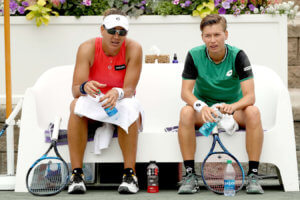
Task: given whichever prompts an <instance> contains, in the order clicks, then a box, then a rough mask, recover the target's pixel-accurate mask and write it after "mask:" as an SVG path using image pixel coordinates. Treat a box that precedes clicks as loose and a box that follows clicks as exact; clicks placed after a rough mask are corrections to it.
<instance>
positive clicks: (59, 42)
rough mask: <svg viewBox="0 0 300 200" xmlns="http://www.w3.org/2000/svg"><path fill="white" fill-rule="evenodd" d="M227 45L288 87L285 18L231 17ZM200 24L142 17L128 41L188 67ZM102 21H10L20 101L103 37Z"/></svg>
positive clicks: (1, 80)
mask: <svg viewBox="0 0 300 200" xmlns="http://www.w3.org/2000/svg"><path fill="white" fill-rule="evenodd" d="M226 18H227V20H228V30H229V39H228V43H229V44H232V45H234V46H237V47H239V48H241V49H244V50H245V52H246V53H247V54H248V56H249V58H250V61H251V62H252V63H253V64H259V65H265V66H269V67H271V68H272V69H274V70H275V71H276V72H277V73H278V74H279V76H280V77H281V78H282V80H283V82H284V84H285V85H287V18H286V16H270V15H242V16H239V17H235V16H231V15H228V16H226ZM3 21H4V19H3V17H0V104H3V103H5V99H4V98H5V62H4V28H3ZM200 21H201V19H200V18H198V17H191V16H171V17H160V16H142V17H139V18H137V19H135V18H132V19H130V24H131V25H130V31H129V35H128V37H130V38H133V39H135V40H137V41H138V42H140V43H141V44H142V46H143V51H144V55H145V54H147V53H149V49H150V47H151V46H152V45H156V46H157V47H159V48H160V50H161V53H162V54H169V55H170V56H171V57H172V56H173V54H174V53H177V55H178V59H179V61H180V62H184V58H185V56H186V54H187V51H188V50H189V49H190V48H192V47H194V46H197V45H200V44H202V41H201V33H200V29H199V24H200ZM101 22H102V17H101V16H99V17H97V16H91V17H81V18H80V19H79V20H78V19H76V18H74V17H62V16H61V17H58V18H55V17H52V18H51V22H50V24H49V25H48V26H42V27H39V28H38V27H36V25H35V23H34V21H27V20H26V19H25V18H24V17H11V67H12V72H11V73H12V94H13V97H14V102H15V101H16V99H15V98H17V97H19V96H22V95H23V94H24V93H25V90H26V88H28V87H31V86H32V85H33V84H34V83H35V81H36V80H37V78H38V77H39V76H40V75H41V74H42V73H43V72H44V71H46V70H47V69H49V68H51V67H53V66H57V65H64V64H72V63H75V56H76V52H77V48H78V46H79V45H80V44H81V43H82V42H83V41H85V40H87V39H89V38H92V37H96V36H99V34H100V31H99V28H100V26H99V24H100V23H101Z"/></svg>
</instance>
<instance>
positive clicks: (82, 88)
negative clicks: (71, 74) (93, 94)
mask: <svg viewBox="0 0 300 200" xmlns="http://www.w3.org/2000/svg"><path fill="white" fill-rule="evenodd" d="M86 83H87V81H85V82H83V83H82V84H81V85H80V87H79V90H80V93H81V94H87V93H86V92H85V90H84V85H85V84H86Z"/></svg>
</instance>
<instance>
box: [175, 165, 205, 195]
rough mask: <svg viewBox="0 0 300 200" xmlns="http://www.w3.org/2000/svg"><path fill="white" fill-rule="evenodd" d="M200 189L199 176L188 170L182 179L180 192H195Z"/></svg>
mask: <svg viewBox="0 0 300 200" xmlns="http://www.w3.org/2000/svg"><path fill="white" fill-rule="evenodd" d="M199 190H200V188H199V184H198V176H197V175H196V174H195V173H192V172H189V171H187V174H186V176H185V177H183V180H182V181H181V186H180V188H179V190H178V192H177V193H178V194H194V193H196V192H198V191H199Z"/></svg>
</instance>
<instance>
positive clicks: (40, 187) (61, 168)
mask: <svg viewBox="0 0 300 200" xmlns="http://www.w3.org/2000/svg"><path fill="white" fill-rule="evenodd" d="M60 122H61V118H56V119H55V122H54V128H53V133H52V136H51V145H50V147H49V148H48V150H47V151H46V153H45V154H44V155H42V156H41V157H40V158H39V159H37V160H36V161H35V162H34V163H33V164H32V166H31V167H30V168H29V170H28V172H27V176H26V187H27V189H28V191H29V192H30V193H31V194H33V195H37V196H50V195H55V194H58V193H59V192H61V191H62V190H63V189H64V188H65V187H66V185H67V184H68V182H69V169H68V165H67V163H66V162H65V161H64V159H63V158H62V157H61V155H60V154H59V152H58V150H57V146H56V145H57V144H56V143H57V138H58V133H59V126H60ZM52 149H54V152H55V156H48V153H49V152H50V151H51V150H52Z"/></svg>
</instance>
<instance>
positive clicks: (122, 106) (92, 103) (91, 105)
mask: <svg viewBox="0 0 300 200" xmlns="http://www.w3.org/2000/svg"><path fill="white" fill-rule="evenodd" d="M116 109H117V110H118V118H117V119H115V118H114V117H113V116H112V117H109V116H108V115H107V114H106V112H105V111H104V109H103V107H102V105H101V103H100V102H99V98H93V97H91V96H88V95H86V96H81V97H79V98H78V100H77V102H76V106H75V109H74V113H75V114H76V115H78V116H80V117H82V116H85V117H87V118H89V119H93V120H96V121H100V122H105V123H109V124H111V125H116V126H119V127H121V128H122V129H123V130H124V131H125V132H126V133H128V128H129V126H130V125H131V124H132V123H134V122H135V121H136V120H137V119H138V117H139V115H140V114H141V118H142V120H141V121H142V122H141V126H140V130H139V131H142V128H143V121H144V111H143V109H142V106H141V105H140V103H139V101H138V100H137V99H136V98H135V97H132V98H124V99H122V100H120V101H117V105H116ZM109 127H110V126H105V127H104V128H103V129H101V128H102V127H99V129H97V130H96V133H95V137H94V141H95V143H94V144H95V147H94V149H95V150H96V149H97V150H96V151H95V153H96V154H100V153H101V151H98V150H99V149H100V150H101V149H103V148H102V146H101V145H100V144H101V142H100V140H102V141H111V138H112V135H113V129H111V128H109ZM102 131H103V132H105V133H104V134H103V135H101V132H102ZM100 135H101V136H100ZM96 137H97V138H96ZM96 141H97V142H96ZM106 145H107V146H108V145H109V143H108V144H106ZM106 148H107V147H106Z"/></svg>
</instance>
